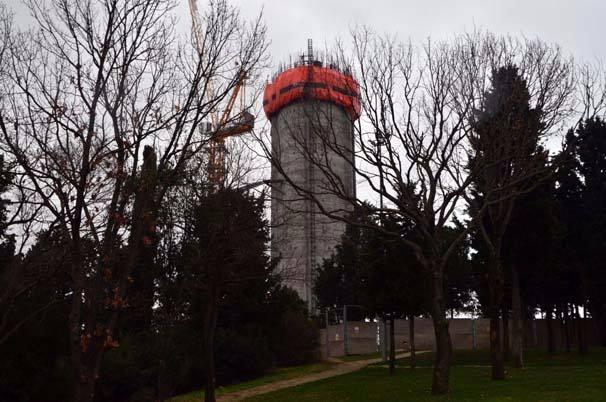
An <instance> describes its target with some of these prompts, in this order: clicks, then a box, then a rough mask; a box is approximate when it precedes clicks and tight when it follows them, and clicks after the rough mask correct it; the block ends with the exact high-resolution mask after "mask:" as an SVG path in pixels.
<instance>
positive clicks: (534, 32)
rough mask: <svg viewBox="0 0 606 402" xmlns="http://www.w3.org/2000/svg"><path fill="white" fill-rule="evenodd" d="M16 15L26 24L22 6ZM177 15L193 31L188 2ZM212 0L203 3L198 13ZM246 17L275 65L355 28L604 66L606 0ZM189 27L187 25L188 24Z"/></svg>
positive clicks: (276, 11)
mask: <svg viewBox="0 0 606 402" xmlns="http://www.w3.org/2000/svg"><path fill="white" fill-rule="evenodd" d="M0 1H4V2H6V3H7V4H8V5H9V6H12V7H14V9H15V10H16V11H17V17H18V18H17V20H18V22H20V23H26V22H27V20H28V18H27V12H26V11H25V9H24V7H23V6H22V5H20V1H19V0H0ZM179 1H180V2H181V3H182V4H181V5H180V7H179V10H178V14H179V15H180V16H181V17H182V18H183V19H184V22H186V23H189V13H188V8H187V7H188V5H187V4H188V1H187V0H179ZM206 1H207V0H198V2H199V6H200V8H202V7H204V6H205V5H206ZM231 2H232V3H233V4H237V5H239V6H240V7H241V10H242V15H243V16H248V15H249V16H251V17H252V16H254V15H256V14H258V13H259V12H260V11H261V10H262V9H263V10H264V15H265V22H266V24H267V27H268V30H269V38H270V40H271V47H270V50H271V55H272V58H273V60H274V61H276V62H278V61H280V60H286V59H287V58H288V56H289V55H291V54H295V53H297V52H299V51H302V50H304V49H305V47H306V43H307V38H312V39H313V40H314V42H315V44H316V47H319V48H323V47H324V46H323V45H324V43H327V44H329V45H332V44H333V43H334V40H335V39H336V38H338V37H340V38H342V39H347V36H348V32H349V29H350V27H352V26H354V25H356V24H364V25H368V26H370V27H373V28H374V29H375V30H376V31H378V32H389V33H397V34H398V35H400V36H401V37H402V38H408V37H411V38H412V39H413V40H414V41H419V40H423V39H425V38H426V37H428V36H431V37H433V38H443V37H448V36H451V35H453V34H454V33H461V32H464V31H471V30H473V29H474V27H479V28H482V29H487V30H490V31H492V32H494V33H511V34H516V35H518V34H519V35H526V36H528V37H537V36H538V37H540V38H541V39H543V40H545V41H547V42H557V43H559V44H560V45H562V47H563V48H564V50H565V51H566V52H569V53H572V54H573V55H575V56H576V57H577V58H581V59H585V60H592V59H595V58H596V57H597V58H602V59H606V19H605V17H606V0H400V1H397V0H231ZM183 26H185V24H183Z"/></svg>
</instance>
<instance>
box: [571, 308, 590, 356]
mask: <svg viewBox="0 0 606 402" xmlns="http://www.w3.org/2000/svg"><path fill="white" fill-rule="evenodd" d="M574 311H575V316H576V322H577V338H578V340H579V354H581V355H584V354H587V339H586V338H585V328H584V322H583V321H584V320H583V319H582V318H581V314H580V312H579V306H578V305H575V306H574Z"/></svg>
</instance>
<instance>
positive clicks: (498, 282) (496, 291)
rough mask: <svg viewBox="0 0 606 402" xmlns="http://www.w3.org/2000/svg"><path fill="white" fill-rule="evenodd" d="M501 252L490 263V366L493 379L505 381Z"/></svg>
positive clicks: (496, 253)
mask: <svg viewBox="0 0 606 402" xmlns="http://www.w3.org/2000/svg"><path fill="white" fill-rule="evenodd" d="M499 255H500V253H499V252H495V254H494V256H492V258H491V260H490V261H489V267H488V275H489V279H488V281H489V286H488V287H489V291H490V306H489V317H490V364H491V366H492V376H491V377H492V379H493V380H504V379H505V362H504V360H503V348H502V343H501V325H500V324H501V319H500V317H499V311H500V310H501V305H502V301H503V296H502V295H503V275H502V272H501V264H500V260H499Z"/></svg>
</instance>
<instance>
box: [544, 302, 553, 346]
mask: <svg viewBox="0 0 606 402" xmlns="http://www.w3.org/2000/svg"><path fill="white" fill-rule="evenodd" d="M552 314H553V308H552V307H551V306H549V307H547V311H546V312H545V316H546V321H547V353H549V354H555V352H556V346H555V339H554V336H553V317H552Z"/></svg>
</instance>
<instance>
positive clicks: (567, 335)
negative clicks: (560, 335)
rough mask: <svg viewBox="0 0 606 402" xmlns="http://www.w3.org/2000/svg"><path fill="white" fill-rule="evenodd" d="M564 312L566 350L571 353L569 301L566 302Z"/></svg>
mask: <svg viewBox="0 0 606 402" xmlns="http://www.w3.org/2000/svg"><path fill="white" fill-rule="evenodd" d="M562 313H563V314H564V345H565V347H566V352H568V353H570V311H569V306H568V303H564V309H563V311H562Z"/></svg>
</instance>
